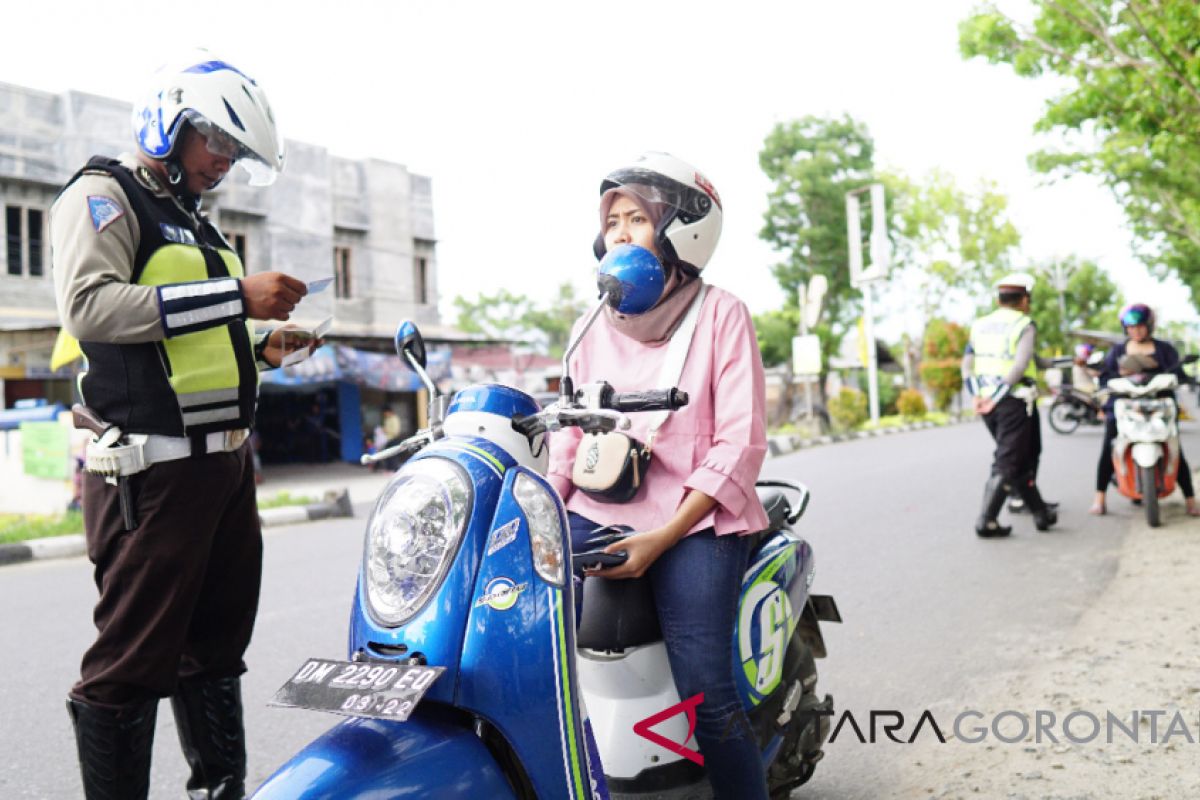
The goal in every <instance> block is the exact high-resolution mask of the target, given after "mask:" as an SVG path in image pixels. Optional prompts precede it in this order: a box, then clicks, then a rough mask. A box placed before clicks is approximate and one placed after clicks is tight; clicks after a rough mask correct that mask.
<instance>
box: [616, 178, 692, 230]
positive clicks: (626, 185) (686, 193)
mask: <svg viewBox="0 0 1200 800" xmlns="http://www.w3.org/2000/svg"><path fill="white" fill-rule="evenodd" d="M618 186H619V187H621V188H623V189H625V190H626V191H629V192H631V193H633V194H635V195H637V196H638V197H640V198H641V199H642V200H645V201H646V202H648V203H657V204H659V205H664V206H668V207H670V208H672V209H674V211H675V213H676V215H677V216H678V217H679V218H680V219H681V220H682V221H683V222H685V223H689V222H694V221H696V220H698V219H702V218H703V217H704V216H705V215H707V214H708V212H709V211H711V210H712V198H711V197H709V196H708V195H707V194H705V193H704V192H702V191H700V190H699V189H696V188H694V187H691V186H687V185H685V184H682V183H680V182H679V181H677V180H674V179H672V178H668V177H666V176H665V175H662V174H661V173H658V172H654V171H653V170H648V169H637V168H630V169H622V170H617V171H616V172H613V173H611V174H610V175H609V176H608V177H607V178H605V179H604V183H603V184H601V186H600V192H601V194H603V193H604V192H606V191H608V190H609V189H612V188H615V187H618Z"/></svg>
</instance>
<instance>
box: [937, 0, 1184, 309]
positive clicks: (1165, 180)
mask: <svg viewBox="0 0 1200 800" xmlns="http://www.w3.org/2000/svg"><path fill="white" fill-rule="evenodd" d="M1032 4H1033V6H1034V8H1035V10H1036V16H1035V18H1034V20H1033V21H1032V24H1030V25H1028V26H1023V25H1021V24H1018V23H1017V22H1016V21H1014V20H1013V19H1011V18H1009V17H1007V16H1005V15H1004V14H1003V13H1001V12H1000V11H999V10H998V9H997V8H996V7H995V6H994V5H992V4H988V5H985V6H982V7H980V8H979V9H977V10H976V11H975V12H974V13H973V14H972V15H971V16H970V17H969V18H967V19H966V20H964V21H963V22H962V24H961V25H960V27H959V46H960V49H961V51H962V53H963V55H964V57H967V58H972V57H980V58H985V59H987V60H988V61H989V62H991V63H993V64H996V63H1004V64H1009V65H1011V66H1012V68H1013V70H1014V71H1015V72H1016V73H1017V74H1018V75H1021V76H1024V77H1038V76H1041V75H1045V74H1051V75H1057V76H1060V77H1061V78H1063V79H1065V80H1066V82H1067V86H1068V88H1067V89H1065V90H1064V91H1062V92H1061V93H1060V94H1059V95H1058V96H1057V97H1055V98H1054V99H1053V100H1052V101H1051V102H1050V103H1049V104H1048V105H1047V107H1046V111H1045V113H1044V114H1043V116H1042V118H1041V120H1039V122H1038V123H1037V129H1038V130H1040V131H1043V132H1046V131H1058V132H1060V133H1062V134H1063V142H1064V143H1063V146H1062V147H1061V149H1058V150H1046V151H1042V152H1039V153H1035V154H1034V155H1033V156H1032V158H1031V162H1032V164H1033V165H1034V167H1035V168H1037V169H1039V170H1041V171H1044V172H1048V173H1060V174H1066V175H1069V174H1074V173H1086V174H1091V175H1095V176H1097V177H1098V178H1099V179H1101V180H1102V181H1103V182H1104V183H1105V184H1106V185H1108V187H1109V188H1110V189H1111V190H1112V191H1113V192H1114V194H1115V195H1116V197H1117V199H1118V201H1119V202H1120V203H1121V205H1122V206H1123V207H1124V210H1125V213H1126V216H1127V217H1128V219H1129V222H1130V226H1131V228H1132V230H1133V233H1134V236H1135V239H1136V247H1137V251H1138V254H1139V256H1140V257H1141V258H1142V260H1143V261H1145V263H1146V264H1147V266H1149V267H1150V268H1151V270H1152V271H1154V272H1155V273H1156V274H1158V275H1159V276H1160V277H1162V276H1164V275H1166V274H1168V273H1174V274H1176V275H1178V276H1179V278H1180V279H1181V280H1182V281H1183V282H1184V283H1185V284H1186V285H1188V286H1189V287H1190V288H1191V290H1192V300H1193V303H1196V302H1200V47H1198V45H1200V14H1198V13H1197V11H1196V9H1197V6H1196V2H1195V0H1032Z"/></svg>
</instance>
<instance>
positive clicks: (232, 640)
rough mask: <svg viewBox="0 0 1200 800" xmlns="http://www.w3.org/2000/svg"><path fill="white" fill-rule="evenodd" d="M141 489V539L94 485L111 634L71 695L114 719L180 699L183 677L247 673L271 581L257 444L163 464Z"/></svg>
mask: <svg viewBox="0 0 1200 800" xmlns="http://www.w3.org/2000/svg"><path fill="white" fill-rule="evenodd" d="M129 480H130V481H131V484H132V486H131V488H132V493H133V498H134V504H135V507H136V509H137V522H138V526H137V528H136V529H135V530H132V531H126V530H125V526H124V524H123V522H122V518H121V509H120V503H119V498H118V492H117V488H116V487H115V486H112V485H111V484H108V483H106V482H105V481H104V479H103V478H101V477H98V476H96V475H91V474H89V475H87V476H86V477H85V478H84V484H83V514H84V520H85V527H86V535H87V552H88V558H89V559H91V561H92V563H93V564H95V565H96V569H95V580H96V586H97V588H98V589H99V590H100V600H99V602H98V603H97V604H96V609H95V612H94V615H93V616H94V620H95V623H96V628H97V629H98V631H99V634H98V636H97V637H96V642H95V644H93V645H92V646H91V648H90V649H88V651H87V652H86V653H85V654H84V656H83V666H82V669H81V678H80V681H79V683H77V684H75V686H74V687H73V688H72V689H71V697H73V698H74V699H76V700H80V701H83V702H86V703H89V704H92V705H94V706H100V707H104V708H109V709H111V710H114V711H120V710H121V709H123V708H127V707H129V706H131V705H134V704H137V703H142V702H145V701H146V700H148V699H150V698H153V697H167V696H170V695H171V694H173V693H174V692H175V688H176V685H177V684H178V682H179V680H180V679H190V678H205V679H218V678H225V677H236V676H238V675H241V674H242V673H243V672H245V670H246V666H245V663H244V662H243V661H242V654H243V653H244V652H245V650H246V647H247V645H248V644H249V643H250V634H251V632H252V630H253V628H254V616H255V613H256V611H257V609H258V592H259V583H260V579H261V571H262V529H261V528H260V523H259V518H258V508H257V506H256V502H255V485H254V467H253V462H252V460H251V452H250V448H249V446H248V445H242V447H241V448H239V449H238V450H235V451H233V452H228V453H210V454H208V455H204V456H198V457H193V458H182V459H178V460H176V461H165V462H162V463H159V464H154V465H153V466H151V467H150V468H149V469H147V470H145V471H143V472H140V473H138V474H136V475H132V476H130V478H129Z"/></svg>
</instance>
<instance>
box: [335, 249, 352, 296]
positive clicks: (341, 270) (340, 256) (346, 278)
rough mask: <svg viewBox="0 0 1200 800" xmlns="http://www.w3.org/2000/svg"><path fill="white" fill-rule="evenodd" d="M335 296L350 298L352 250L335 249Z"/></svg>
mask: <svg viewBox="0 0 1200 800" xmlns="http://www.w3.org/2000/svg"><path fill="white" fill-rule="evenodd" d="M333 296H334V297H341V298H345V297H349V296H350V248H349V247H342V246H335V247H334V248H333Z"/></svg>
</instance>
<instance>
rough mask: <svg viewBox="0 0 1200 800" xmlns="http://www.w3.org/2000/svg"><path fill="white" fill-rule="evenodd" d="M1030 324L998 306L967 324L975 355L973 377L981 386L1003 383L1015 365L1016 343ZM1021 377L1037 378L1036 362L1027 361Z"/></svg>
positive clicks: (1019, 313)
mask: <svg viewBox="0 0 1200 800" xmlns="http://www.w3.org/2000/svg"><path fill="white" fill-rule="evenodd" d="M1032 324H1033V320H1032V319H1031V318H1030V317H1029V315H1028V314H1023V313H1021V312H1020V311H1017V310H1016V309H1015V308H1007V307H1004V306H1001V307H1000V308H997V309H996V310H995V311H993V312H992V313H990V314H988V315H987V316H984V317H980V318H979V319H977V320H975V322H974V323H973V324H972V325H971V349H972V350H973V351H974V353H975V367H974V372H975V376H976V377H977V378H979V379H980V382H981V383H983V384H985V385H986V384H994V383H999V382H1001V381H1003V380H1004V378H1005V377H1006V376H1007V375H1008V373H1009V372H1011V371H1012V368H1013V366H1014V365H1015V364H1016V363H1017V343H1018V342H1019V341H1021V334H1023V333H1024V332H1025V329H1026V328H1027V327H1029V326H1030V325H1032ZM1025 377H1027V378H1032V379H1036V378H1037V361H1036V359H1033V358H1031V359H1029V365H1028V366H1027V367H1026V368H1025Z"/></svg>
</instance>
